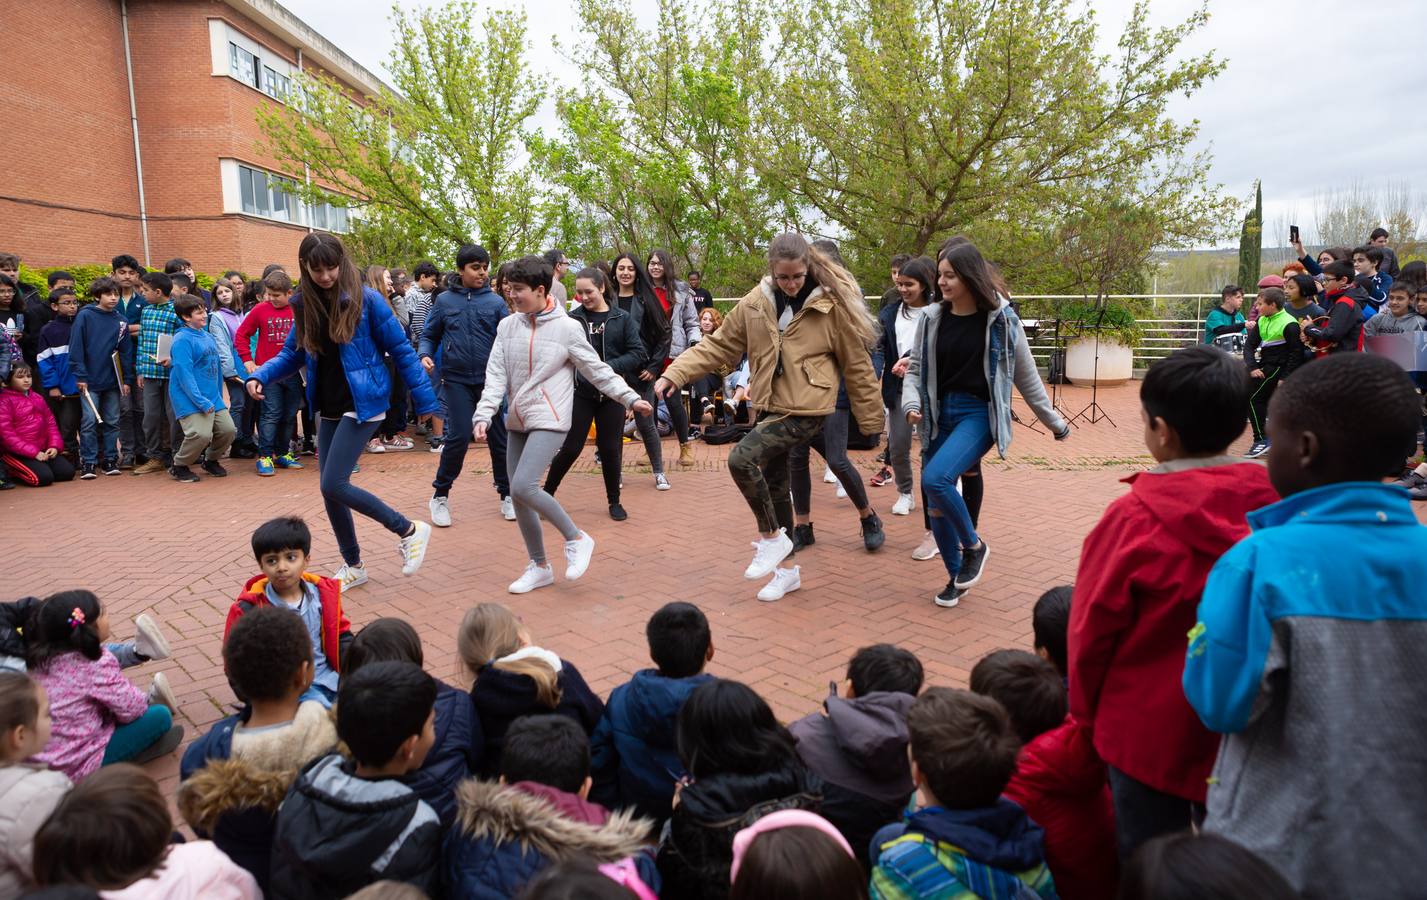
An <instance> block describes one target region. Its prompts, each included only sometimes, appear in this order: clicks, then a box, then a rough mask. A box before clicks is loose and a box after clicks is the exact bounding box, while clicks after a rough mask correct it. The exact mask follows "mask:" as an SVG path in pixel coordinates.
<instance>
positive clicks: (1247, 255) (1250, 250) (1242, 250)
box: [1239, 181, 1263, 293]
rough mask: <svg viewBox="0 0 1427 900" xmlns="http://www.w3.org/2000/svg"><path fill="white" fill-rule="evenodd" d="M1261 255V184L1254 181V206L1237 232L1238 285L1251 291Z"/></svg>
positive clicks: (1256, 282) (1257, 272)
mask: <svg viewBox="0 0 1427 900" xmlns="http://www.w3.org/2000/svg"><path fill="white" fill-rule="evenodd" d="M1262 257H1263V184H1262V182H1258V181H1256V182H1254V208H1253V209H1252V210H1251V211H1250V212H1248V213H1247V214H1246V215H1245V216H1244V227H1243V230H1242V231H1241V232H1240V233H1239V285H1240V286H1241V287H1243V289H1244V291H1245V292H1246V293H1253V291H1254V289H1255V285H1257V284H1258V283H1259V271H1260V266H1261V265H1262Z"/></svg>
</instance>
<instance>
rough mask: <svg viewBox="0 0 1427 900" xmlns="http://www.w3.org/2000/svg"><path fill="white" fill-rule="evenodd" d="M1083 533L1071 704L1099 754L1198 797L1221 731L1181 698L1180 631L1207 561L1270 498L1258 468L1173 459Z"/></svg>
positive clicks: (1072, 636)
mask: <svg viewBox="0 0 1427 900" xmlns="http://www.w3.org/2000/svg"><path fill="white" fill-rule="evenodd" d="M1125 481H1127V482H1129V484H1130V492H1129V493H1128V494H1126V495H1125V496H1123V497H1121V498H1119V499H1118V500H1116V501H1115V502H1114V503H1111V504H1110V506H1109V508H1108V509H1106V510H1105V514H1104V515H1103V516H1101V518H1100V523H1099V524H1098V525H1096V526H1095V529H1094V530H1093V531H1091V532H1090V535H1089V536H1088V537H1087V538H1086V539H1085V546H1084V548H1083V549H1082V550H1081V553H1080V568H1079V571H1078V572H1077V574H1076V578H1075V596H1074V598H1073V599H1072V601H1071V605H1070V631H1069V633H1068V642H1069V660H1068V663H1069V670H1070V712H1071V714H1072V715H1073V716H1075V718H1076V719H1077V720H1078V721H1080V722H1082V723H1085V724H1086V725H1087V726H1089V727H1090V728H1091V730H1092V732H1093V736H1094V741H1095V749H1096V750H1097V751H1098V752H1099V753H1100V758H1101V759H1103V760H1105V762H1107V763H1109V764H1110V765H1112V766H1114V767H1115V768H1117V769H1119V770H1120V771H1122V772H1124V773H1125V774H1126V775H1129V776H1130V777H1131V778H1134V779H1136V780H1137V781H1141V782H1143V783H1145V784H1147V785H1149V786H1150V787H1153V788H1155V789H1157V790H1160V791H1164V792H1165V793H1168V794H1173V795H1175V796H1176V797H1183V798H1185V799H1187V800H1194V801H1196V802H1199V803H1203V802H1204V795H1205V793H1206V791H1207V788H1208V785H1207V779H1208V778H1209V770H1210V769H1211V768H1213V765H1214V757H1215V756H1216V755H1217V753H1218V749H1219V736H1218V735H1217V734H1214V733H1212V732H1210V731H1209V729H1207V728H1205V727H1204V725H1203V723H1201V722H1200V721H1199V717H1198V716H1197V715H1195V713H1194V710H1193V709H1192V708H1190V706H1189V701H1187V700H1186V699H1185V698H1184V688H1183V687H1182V686H1181V679H1182V677H1183V675H1184V654H1185V650H1186V648H1187V647H1188V640H1189V639H1188V634H1189V630H1190V629H1191V628H1193V627H1194V623H1195V618H1196V613H1197V609H1198V606H1199V595H1200V593H1201V592H1202V591H1203V590H1204V582H1205V580H1206V579H1208V577H1209V570H1210V569H1211V568H1213V567H1214V563H1216V562H1217V561H1218V560H1219V557H1220V556H1222V555H1223V554H1224V551H1226V550H1228V549H1229V548H1230V547H1231V546H1233V545H1234V544H1235V543H1237V542H1238V541H1239V540H1240V539H1241V538H1244V537H1246V536H1247V535H1248V533H1249V526H1248V523H1247V522H1245V521H1244V516H1245V515H1246V514H1247V513H1249V512H1251V511H1252V510H1255V509H1259V508H1260V507H1264V506H1268V505H1269V504H1270V503H1274V502H1276V501H1277V500H1278V493H1277V492H1276V491H1274V489H1273V486H1272V485H1271V484H1269V480H1268V470H1267V469H1266V468H1264V466H1262V465H1260V464H1258V463H1254V462H1246V461H1242V460H1240V461H1238V462H1233V463H1230V462H1229V458H1228V457H1218V458H1216V459H1214V460H1195V461H1188V460H1186V461H1179V462H1174V463H1169V464H1166V465H1165V466H1162V467H1160V469H1157V470H1155V471H1151V472H1141V473H1138V474H1136V475H1132V476H1130V477H1129V478H1126V479H1125Z"/></svg>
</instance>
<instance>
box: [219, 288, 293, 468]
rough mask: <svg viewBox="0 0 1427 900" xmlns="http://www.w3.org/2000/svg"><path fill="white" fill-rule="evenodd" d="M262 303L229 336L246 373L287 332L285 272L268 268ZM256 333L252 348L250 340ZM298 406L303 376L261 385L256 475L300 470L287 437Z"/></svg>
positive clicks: (268, 355) (275, 352)
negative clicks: (261, 396) (255, 345)
mask: <svg viewBox="0 0 1427 900" xmlns="http://www.w3.org/2000/svg"><path fill="white" fill-rule="evenodd" d="M263 296H264V298H265V299H264V300H263V302H261V303H259V304H258V305H257V306H254V307H253V309H252V312H250V313H248V315H247V316H246V317H245V318H244V319H243V322H242V324H241V325H239V326H238V330H237V332H235V333H234V335H233V349H234V350H236V351H237V353H238V358H239V359H240V360H242V361H243V368H244V369H246V370H247V373H248V374H249V375H251V374H253V373H254V372H256V371H257V370H258V367H259V366H261V365H263V364H264V363H266V362H267V361H268V360H270V359H272V358H273V357H274V356H277V355H278V351H280V350H282V347H283V344H285V343H287V335H288V332H290V331H292V304H291V297H292V279H291V278H289V277H288V275H287V273H286V272H282V271H277V272H272V273H269V275H268V277H267V278H264V279H263ZM254 335H257V338H258V343H257V348H256V349H253V350H250V349H249V344H250V343H251V342H252V339H253V336H254ZM301 405H302V379H301V378H300V377H299V376H297V375H289V376H288V377H286V378H284V379H282V380H281V381H275V382H272V383H271V384H268V385H266V386H265V387H264V392H263V412H262V418H261V419H259V420H258V461H257V468H258V474H259V475H273V474H275V473H276V470H277V469H300V468H302V463H300V462H298V461H297V457H295V456H293V455H292V451H291V449H290V447H289V441H290V439H291V437H292V423H293V420H294V418H295V417H296V416H297V411H298V408H299V407H300V406H301Z"/></svg>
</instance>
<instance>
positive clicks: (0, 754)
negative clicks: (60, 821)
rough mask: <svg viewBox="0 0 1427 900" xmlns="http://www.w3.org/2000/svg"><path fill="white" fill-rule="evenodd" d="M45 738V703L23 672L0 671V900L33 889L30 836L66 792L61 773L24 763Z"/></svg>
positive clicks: (47, 706)
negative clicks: (2, 811)
mask: <svg viewBox="0 0 1427 900" xmlns="http://www.w3.org/2000/svg"><path fill="white" fill-rule="evenodd" d="M49 739H50V700H49V697H48V696H46V694H45V689H44V688H43V687H40V685H38V684H36V683H35V682H34V681H32V680H31V679H30V677H29V676H28V675H25V674H24V673H22V672H0V809H3V810H5V812H4V813H3V814H0V898H4V900H14V898H16V897H19V896H20V895H21V894H23V893H24V892H25V891H26V890H27V889H28V888H30V887H33V886H34V879H33V877H32V873H33V871H34V870H33V868H32V865H31V856H32V855H33V851H34V844H35V832H36V831H38V830H39V828H40V824H41V823H43V822H44V820H45V818H46V817H47V816H48V815H49V814H50V812H51V811H52V810H53V809H54V808H55V805H56V804H58V803H59V801H60V799H61V798H63V797H64V795H65V794H66V793H68V792H69V789H70V781H69V779H68V778H66V777H64V775H63V774H61V773H59V772H56V771H54V770H53V769H49V768H47V767H45V766H42V765H36V764H35V763H27V762H25V760H27V759H29V758H30V757H32V756H34V755H35V754H36V753H39V752H40V751H41V750H43V749H44V747H45V742H46V741H48V740H49Z"/></svg>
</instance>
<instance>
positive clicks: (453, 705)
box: [406, 681, 483, 828]
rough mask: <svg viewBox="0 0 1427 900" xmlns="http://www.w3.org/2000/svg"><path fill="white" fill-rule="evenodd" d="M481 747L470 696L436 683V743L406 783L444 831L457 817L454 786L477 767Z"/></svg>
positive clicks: (473, 706)
mask: <svg viewBox="0 0 1427 900" xmlns="http://www.w3.org/2000/svg"><path fill="white" fill-rule="evenodd" d="M482 743H483V741H482V739H481V723H480V721H479V720H478V719H477V718H476V707H475V705H474V704H473V703H471V695H470V694H468V693H466V692H465V691H462V690H458V689H457V688H453V687H451V686H450V685H449V684H445V683H444V682H440V681H438V682H436V743H434V744H432V745H431V750H430V751H429V752H428V753H427V754H426V762H424V763H422V764H421V768H420V769H417V770H416V771H415V772H413V773H411V775H409V776H407V778H406V783H407V785H408V786H409V787H410V788H411V789H412V790H413V791H415V792H416V795H417V796H418V797H420V798H421V799H422V800H425V801H426V802H427V803H428V804H430V806H431V808H432V809H434V810H436V815H438V816H440V817H441V825H442V827H443V828H444V827H445V826H447V825H450V824H451V819H452V818H454V817H455V815H456V786H457V785H459V784H460V783H461V782H462V781H464V780H465V779H467V778H469V777H470V776H471V773H472V772H475V771H476V769H477V766H479V765H480V762H481V746H482Z"/></svg>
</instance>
